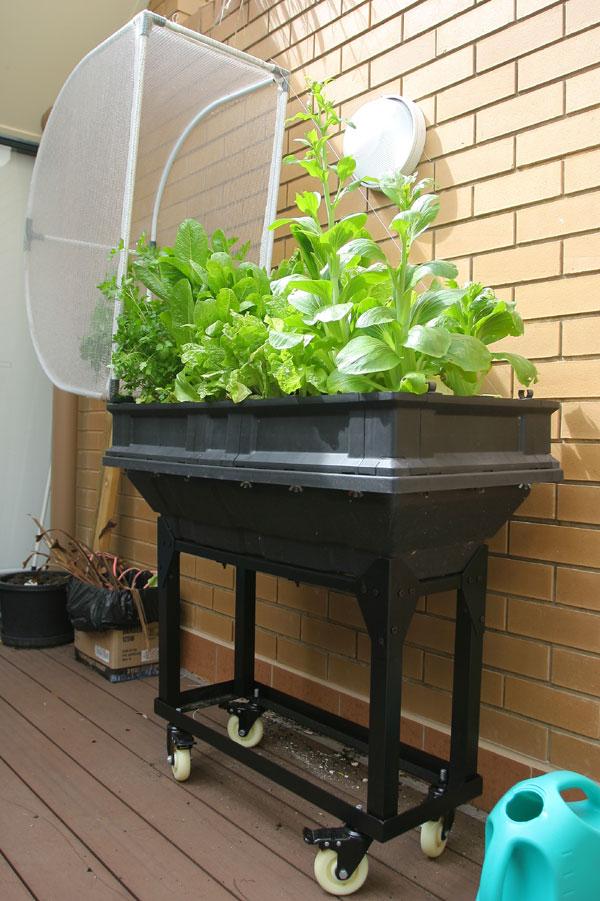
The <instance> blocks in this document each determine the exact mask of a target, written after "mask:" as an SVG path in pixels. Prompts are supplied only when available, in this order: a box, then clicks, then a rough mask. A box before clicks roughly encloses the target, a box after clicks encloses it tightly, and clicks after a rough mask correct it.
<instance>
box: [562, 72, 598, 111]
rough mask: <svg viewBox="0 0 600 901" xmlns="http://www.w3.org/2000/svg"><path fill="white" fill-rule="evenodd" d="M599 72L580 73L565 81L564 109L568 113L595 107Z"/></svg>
mask: <svg viewBox="0 0 600 901" xmlns="http://www.w3.org/2000/svg"><path fill="white" fill-rule="evenodd" d="M599 79H600V70H599V69H597V68H596V69H592V70H591V71H590V72H582V73H581V75H575V76H573V78H568V79H567V81H566V109H567V112H568V113H572V112H574V111H575V110H580V109H585V107H586V106H595V105H596V104H597V103H598V80H599Z"/></svg>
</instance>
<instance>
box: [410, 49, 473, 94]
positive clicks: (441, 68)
mask: <svg viewBox="0 0 600 901" xmlns="http://www.w3.org/2000/svg"><path fill="white" fill-rule="evenodd" d="M472 74H473V53H472V52H471V49H470V48H469V47H464V48H463V49H462V50H457V51H456V52H455V53H449V54H448V55H447V56H444V57H442V58H441V59H438V60H436V61H435V62H433V63H429V65H426V66H423V67H422V68H420V69H417V70H416V71H414V72H411V73H410V74H409V75H405V76H404V77H403V79H402V90H403V92H404V93H405V94H406V96H407V97H410V98H411V99H413V100H416V99H419V98H420V97H426V96H427V94H432V93H434V92H435V91H439V90H441V89H442V88H445V87H448V85H451V84H455V83H456V82H457V81H462V79H463V78H468V77H469V75H472Z"/></svg>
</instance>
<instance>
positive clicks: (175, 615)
mask: <svg viewBox="0 0 600 901" xmlns="http://www.w3.org/2000/svg"><path fill="white" fill-rule="evenodd" d="M181 553H186V554H191V555H195V556H199V557H205V558H207V559H210V560H215V561H217V562H219V563H222V564H231V565H233V566H235V567H236V591H235V651H234V678H233V679H232V680H230V681H227V682H219V683H217V684H214V685H210V686H202V687H197V688H192V689H187V690H184V691H182V690H181V687H180V664H181V660H180V634H179V629H180V603H179V555H180V554H181ZM257 571H261V572H265V573H270V574H272V575H275V576H282V577H285V578H288V579H291V580H293V581H296V582H306V583H312V584H318V585H322V586H325V587H329V588H333V589H337V590H340V591H344V592H349V593H352V594H355V595H356V597H357V599H358V603H359V606H360V609H361V611H362V614H363V617H364V620H365V624H366V627H367V631H368V634H369V637H370V640H371V685H370V715H369V728H368V729H366V728H364V727H363V726H360V725H357V724H356V723H353V722H351V721H350V720H346V719H343V718H342V717H339V716H336V715H334V714H331V713H329V712H327V711H325V710H321V709H319V708H318V707H315V706H313V705H312V704H308V703H306V702H304V701H302V700H299V699H297V698H294V697H292V696H290V695H287V694H284V693H282V692H280V691H277V690H275V689H274V688H272V687H270V686H268V685H264V684H263V683H261V682H259V681H257V680H256V679H255V675H254V650H255V648H254V626H255V604H256V591H255V589H256V572H257ZM486 573H487V548H486V547H485V546H484V545H482V546H480V547H479V548H478V549H477V550H476V551H475V553H474V554H473V556H472V557H471V559H470V560H469V562H468V563H467V565H466V567H465V568H464V570H463V571H462V572H460V573H457V574H455V575H449V576H444V577H438V578H429V579H417V578H415V576H414V575H413V574H412V573H411V572H410V570H409V569H408V568H407V566H406V565H405V564H404V563H402V562H401V561H399V560H396V559H384V558H381V559H378V560H376V561H375V562H374V563H372V564H371V565H370V566H369V568H368V570H367V571H366V572H365V573H364V574H363V575H362V576H361V577H360V578H353V577H344V576H342V575H338V574H333V573H331V572H322V571H315V570H311V569H304V568H299V567H296V566H288V565H286V564H283V563H278V562H270V561H266V560H264V559H262V558H260V559H258V558H252V557H250V556H245V555H240V554H233V553H229V552H226V551H219V550H215V549H213V548H208V547H203V546H201V545H199V544H195V543H190V542H188V541H182V540H178V539H176V538H175V537H174V536H173V532H172V530H171V529H170V527H169V523H168V519H167V518H166V517H164V516H161V517H160V518H159V520H158V579H159V588H160V627H159V653H160V676H159V696H158V698H157V699H156V701H155V711H156V713H157V714H158V715H159V716H161V717H164V719H166V720H167V721H168V722H169V723H170V724H171V726H170V727H169V728H170V729H171V730H172V731H174V733H175V737H177V734H178V735H179V736H180V740H181V742H182V746H187V747H189V746H190V745H189V736H196V737H197V738H199V739H201V740H202V741H205V742H207V743H208V744H210V745H212V746H214V747H215V748H217V749H218V750H219V751H221V752H222V753H224V754H228V755H229V756H231V757H234V758H235V759H237V760H239V761H240V762H241V763H243V764H245V765H246V766H249V767H251V768H252V769H253V770H256V771H257V772H258V773H261V774H262V775H263V776H266V777H267V778H269V779H271V780H272V781H274V782H276V783H278V784H279V785H281V786H283V787H284V788H286V789H288V790H289V791H291V792H294V793H296V794H298V795H301V796H302V797H304V798H306V799H307V800H309V801H311V802H312V803H313V804H315V805H317V806H318V807H320V808H322V809H323V810H326V811H327V812H328V813H330V814H332V815H333V816H335V817H338V818H339V819H341V820H342V821H343V822H344V824H345V828H342V829H341V830H340V829H337V830H336V829H333V830H331V829H329V830H314V831H313V830H305V840H306V841H308V842H310V843H315V844H322V843H324V842H326V839H327V837H328V836H329V835H334V833H335V835H334V837H335V836H336V835H337V833H339V834H340V835H341V837H342V839H345V840H346V841H349V842H350V843H352V842H354V844H356V843H357V842H358V844H359V845H360V846H361V847H360V849H359V851H360V853H361V854H362V853H364V850H366V848H367V847H368V845H369V844H370V842H371V841H372V840H373V839H374V840H377V841H380V842H385V841H388V840H389V839H391V838H394V837H396V836H398V835H400V834H401V833H403V832H406V831H408V830H409V829H412V828H414V827H415V826H417V825H419V824H421V823H424V822H426V821H428V820H438V819H440V818H443V821H444V828H445V830H446V831H447V830H449V829H450V828H451V826H452V820H453V814H454V810H455V808H456V807H457V806H458V805H460V804H463V803H465V802H467V801H469V800H471V799H473V798H475V797H477V796H478V795H479V794H481V790H482V779H481V777H480V776H479V775H478V773H477V750H478V738H479V702H480V691H481V666H482V650H483V633H484V619H485V596H486ZM451 589H455V590H456V592H457V615H456V637H455V648H454V687H453V700H452V724H451V737H450V759H449V760H443V759H441V758H439V757H436V756H434V755H432V754H428V753H426V752H425V751H423V750H420V749H417V748H413V747H411V746H410V745H407V744H405V743H403V742H400V741H399V735H400V716H401V700H402V654H403V645H404V640H405V638H406V634H407V632H408V628H409V625H410V622H411V620H412V616H413V613H414V611H415V608H416V604H417V600H418V598H419V597H421V596H423V595H429V594H433V593H435V592H440V591H448V590H451ZM242 698H244V699H249V702H248V708H249V711H248V715H249V719H250V722H249V723H248V726H251V725H252V722H251V721H252V719H256V718H257V716H258V715H260V712H261V711H262V710H263V709H271V710H274V711H276V712H277V713H280V714H282V715H284V716H286V717H289V718H290V719H293V720H296V721H298V722H299V723H301V724H303V725H306V726H308V727H310V728H314V730H315V731H317V732H320V733H323V734H325V735H328V736H330V737H332V738H334V739H337V740H339V741H341V742H343V743H345V744H347V745H349V746H351V747H354V748H356V749H357V750H359V751H360V752H366V753H368V761H369V764H368V766H369V769H368V777H369V778H368V790H367V808H366V810H363V809H362V808H361V807H359V806H353V805H352V804H350V803H348V802H347V801H345V800H343V799H342V798H340V797H338V796H337V795H335V794H333V793H332V792H331V791H328V790H326V789H325V788H323V787H322V786H320V785H318V784H315V783H314V782H311V781H309V780H308V779H306V778H303V777H302V776H299V775H297V774H296V773H293V772H291V771H289V770H287V769H285V767H283V766H281V765H280V764H278V763H275V762H273V761H271V760H269V759H267V758H266V757H265V756H264V755H262V754H260V753H257V752H256V751H254V750H252V749H250V748H245V747H242V746H240V745H238V744H236V743H235V742H233V741H231V739H229V738H228V737H227V735H225V734H224V733H223V732H221V731H218V730H217V729H214V728H212V727H210V726H208V725H207V724H206V723H204V722H199V721H197V720H196V719H194V718H193V716H192V715H191V711H194V710H197V709H199V708H204V707H210V706H215V705H220V706H226V705H227V704H228V703H229V702H233V701H235V699H242ZM242 709H243V708H242ZM240 712H241V710H240ZM399 769H401V770H404V771H406V772H407V773H410V774H412V775H414V776H417V777H418V778H420V779H423V780H425V781H427V782H428V783H429V784H430V790H429V795H428V797H427V799H426V800H424V801H423V802H422V803H420V804H418V805H416V806H414V807H411V808H410V809H408V810H405V811H403V812H402V813H398V791H399V773H398V771H399ZM346 841H344V842H343V844H342V846H340V844H339V843H336V844H337V847H338V848H340V852H339V855H338V856H339V861H340V862H339V866H338V869H339V867H343V865H344V860H343V857H342V854H343V851H344V848H343V845H345V844H346ZM352 850H354V855H355V856H356V851H357V849H356V847H355V848H354V849H351V848H350V847H347V848H346V854H347V855H352ZM358 859H359V857H358V858H357V860H356V863H355V864H354V866H353V865H352V863H351V862H350V863H349V866H348V865H347V866H346V870H347V871H350V872H351V871H352V870H353V869H354V868H355V866H356V864H357V863H358Z"/></svg>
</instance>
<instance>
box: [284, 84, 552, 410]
mask: <svg viewBox="0 0 600 901" xmlns="http://www.w3.org/2000/svg"><path fill="white" fill-rule="evenodd" d="M310 95H311V110H310V111H308V112H306V113H299V114H298V115H297V116H295V117H294V119H295V120H303V121H307V122H309V123H310V124H311V126H312V127H311V128H310V130H309V131H308V132H307V134H306V136H305V137H304V138H302V139H300V143H301V145H302V146H303V147H304V148H305V152H304V156H303V158H301V159H299V160H297V159H296V157H295V156H291V157H288V158H287V161H288V162H294V163H298V164H299V165H300V166H302V167H303V168H304V169H305V170H306V171H307V172H308V174H309V175H311V176H312V177H313V178H315V179H316V180H317V181H318V182H319V183H320V185H319V187H320V190H319V191H315V192H308V191H307V192H304V193H302V194H298V195H296V206H297V207H298V210H299V212H300V213H302V214H303V215H301V216H298V217H294V218H287V219H281V220H278V221H277V222H274V223H273V225H272V226H271V227H272V228H280V227H282V226H289V229H290V232H291V233H292V235H293V237H294V239H295V240H296V242H297V245H298V254H299V257H300V259H301V261H302V264H303V268H304V271H303V272H302V273H294V274H291V275H289V276H286V277H285V278H283V279H276V280H274V281H273V291H274V292H275V293H276V294H277V295H278V296H280V297H284V298H286V299H287V301H288V304H289V311H288V313H287V314H286V315H285V316H283V317H282V318H280V319H278V320H277V321H275V322H273V323H272V327H271V332H270V336H269V340H270V341H271V343H272V344H273V346H274V347H277V348H287V349H288V350H291V349H292V348H298V350H296V353H295V358H296V360H297V364H296V365H298V366H302V365H306V364H307V363H309V361H311V358H312V357H313V355H314V356H315V357H317V358H318V361H319V363H320V364H322V365H323V367H324V369H325V371H326V373H327V380H326V386H327V387H326V390H327V391H328V392H331V393H335V392H340V391H373V390H390V391H412V392H415V393H423V392H425V391H427V390H429V388H430V383H431V382H432V381H435V382H437V383H438V384H439V383H442V384H443V385H445V386H447V388H448V389H451V390H452V391H453V392H454V393H456V394H475V393H477V391H478V390H479V389H480V386H481V382H482V380H483V378H484V376H485V375H486V374H487V373H488V372H489V370H490V368H491V366H492V362H493V360H494V359H503V360H506V361H507V362H509V363H510V364H511V365H512V366H513V368H514V370H515V373H516V376H517V378H518V379H519V381H521V382H522V383H523V384H525V385H528V384H530V383H531V382H532V381H535V380H536V370H535V367H534V366H533V365H532V364H531V363H529V361H527V360H525V359H524V358H523V357H520V356H518V355H516V354H501V353H492V352H490V351H489V350H488V346H487V345H488V344H490V343H492V342H494V341H497V340H499V339H500V338H503V337H505V336H506V335H520V334H522V332H523V323H522V321H521V318H520V317H519V315H518V313H517V312H516V310H515V308H514V304H513V303H511V302H506V301H501V300H498V299H497V298H496V297H495V295H494V293H493V292H492V291H491V289H489V288H484V287H483V286H481V285H477V284H467V285H465V286H464V287H462V288H460V287H458V285H457V283H456V281H455V280H454V279H455V276H456V273H457V271H456V267H455V266H454V265H453V264H452V263H449V262H446V261H444V260H432V261H430V262H426V263H421V264H418V265H414V264H411V263H410V252H411V248H412V246H413V244H414V242H415V241H416V240H417V238H419V237H420V236H421V235H422V234H423V233H424V232H425V231H426V230H427V229H428V228H429V227H430V225H431V224H432V222H433V221H434V220H435V217H436V216H437V213H438V210H439V199H438V197H437V195H436V194H434V193H432V187H433V185H432V182H431V180H430V179H421V180H419V179H418V177H417V175H411V176H405V175H403V174H402V173H400V172H395V173H391V174H390V175H389V176H388V177H387V178H385V179H383V180H381V181H380V182H379V183H378V184H377V185H376V187H377V188H378V189H379V190H381V191H383V193H384V194H385V195H386V196H387V197H388V198H389V199H390V200H391V201H392V203H393V204H394V206H395V207H396V208H397V210H398V212H397V213H396V215H395V216H394V218H393V219H392V221H391V224H390V228H391V230H392V231H393V232H394V233H395V235H396V237H397V241H398V244H399V250H400V261H399V263H398V264H397V265H393V264H392V263H391V262H390V261H389V260H388V259H387V258H386V255H385V254H384V252H383V250H382V248H381V247H380V246H379V245H378V244H376V243H375V241H373V239H372V237H371V235H370V234H369V232H368V231H367V230H366V228H365V225H366V220H367V216H366V214H365V213H355V214H353V215H350V216H346V217H344V218H342V219H340V220H339V221H336V219H335V212H336V208H337V206H338V204H339V202H340V200H341V199H342V198H343V197H344V196H345V195H346V194H347V193H348V192H349V191H351V190H354V189H356V187H357V186H358V183H357V182H356V181H354V180H353V179H352V176H353V172H354V168H355V163H354V160H352V159H351V158H348V157H343V158H342V159H340V160H339V161H338V162H331V161H330V160H329V158H328V153H327V147H328V139H329V137H330V133H331V132H332V131H333V130H337V129H338V128H339V127H340V125H341V120H340V118H339V116H338V115H337V112H336V110H335V108H334V107H333V105H332V104H331V102H330V101H328V100H327V98H326V96H325V93H324V87H323V85H322V84H318V83H313V84H311V85H310ZM332 180H333V181H334V187H332V184H331V183H332ZM440 280H442V281H440Z"/></svg>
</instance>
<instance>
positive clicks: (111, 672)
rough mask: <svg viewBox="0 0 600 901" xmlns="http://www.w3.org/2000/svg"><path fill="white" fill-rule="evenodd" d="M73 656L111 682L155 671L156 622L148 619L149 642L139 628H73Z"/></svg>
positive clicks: (153, 674)
mask: <svg viewBox="0 0 600 901" xmlns="http://www.w3.org/2000/svg"><path fill="white" fill-rule="evenodd" d="M75 657H76V659H77V660H81V662H82V663H87V664H88V666H92V667H93V668H94V669H95V670H97V671H98V672H99V673H100V674H101V675H103V676H104V677H105V678H106V679H108V680H109V681H110V682H123V681H125V680H127V679H139V678H141V677H142V676H156V675H157V674H158V623H148V642H147V643H146V638H145V636H144V633H143V632H142V630H141V629H139V628H138V629H111V630H109V631H108V632H78V631H76V632H75Z"/></svg>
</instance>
